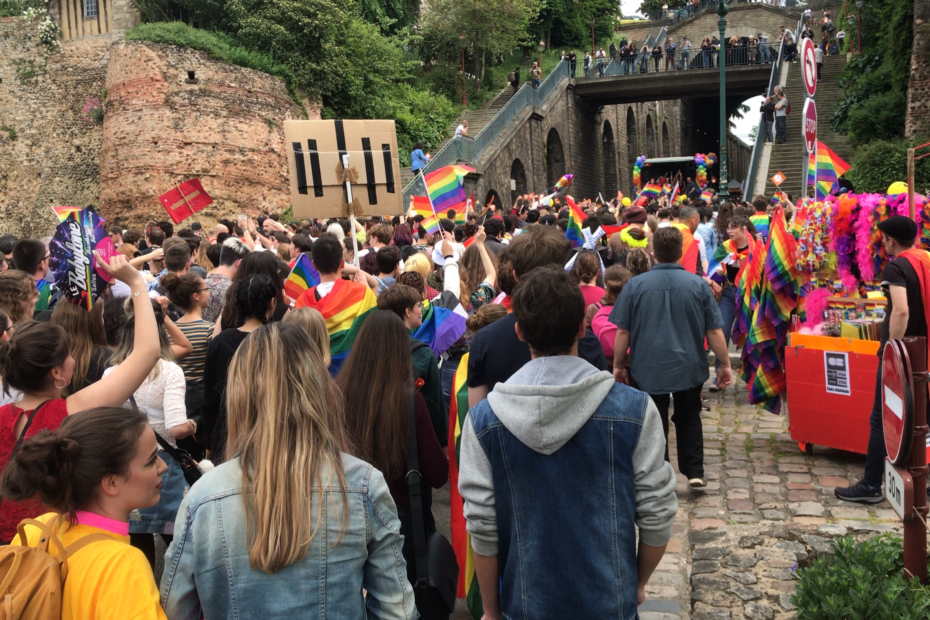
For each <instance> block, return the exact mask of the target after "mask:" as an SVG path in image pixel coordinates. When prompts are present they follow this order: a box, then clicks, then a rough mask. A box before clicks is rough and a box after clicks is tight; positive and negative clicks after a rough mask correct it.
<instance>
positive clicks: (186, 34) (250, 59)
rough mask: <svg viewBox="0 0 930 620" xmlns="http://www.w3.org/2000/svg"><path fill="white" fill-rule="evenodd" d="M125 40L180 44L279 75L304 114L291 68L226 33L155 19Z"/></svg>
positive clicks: (237, 63) (139, 27)
mask: <svg viewBox="0 0 930 620" xmlns="http://www.w3.org/2000/svg"><path fill="white" fill-rule="evenodd" d="M126 40H127V41H150V42H152V43H170V44H173V45H182V46H184V47H190V48H192V49H196V50H200V51H202V52H206V53H208V54H210V55H211V56H213V57H214V58H217V59H219V60H222V61H225V62H228V63H229V64H231V65H237V66H239V67H245V68H247V69H254V70H256V71H261V72H262V73H267V74H269V75H274V76H277V77H280V78H281V79H283V80H284V82H285V83H286V84H287V90H288V92H290V94H291V97H292V98H293V99H294V102H295V103H296V104H297V105H298V106H300V109H301V110H303V112H304V116H307V109H306V108H305V107H304V104H303V102H302V101H301V100H300V97H299V96H298V94H297V78H295V77H294V74H293V73H292V72H291V70H290V69H289V68H288V67H287V66H285V65H282V64H280V63H277V62H275V61H274V60H273V59H272V58H270V57H269V56H265V55H264V54H261V53H259V52H253V51H250V50H247V49H246V48H244V47H243V46H242V45H241V44H240V43H239V41H237V40H236V39H235V38H234V37H231V36H229V35H227V34H223V33H220V32H212V31H209V30H198V29H197V28H191V27H190V26H188V25H187V24H184V23H182V22H158V23H148V24H139V25H138V26H136V27H135V28H133V29H132V30H130V31H129V32H128V33H127V34H126Z"/></svg>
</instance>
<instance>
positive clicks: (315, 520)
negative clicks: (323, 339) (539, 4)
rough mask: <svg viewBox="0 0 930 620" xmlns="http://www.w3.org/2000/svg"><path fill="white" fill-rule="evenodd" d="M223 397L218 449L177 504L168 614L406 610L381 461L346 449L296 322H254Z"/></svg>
mask: <svg viewBox="0 0 930 620" xmlns="http://www.w3.org/2000/svg"><path fill="white" fill-rule="evenodd" d="M226 398H227V410H228V425H229V426H228V428H229V433H228V455H229V457H230V458H229V460H228V461H227V462H226V463H224V464H222V465H220V466H218V467H217V468H216V469H214V470H212V471H210V472H207V473H206V474H205V475H204V477H203V478H201V479H200V481H199V482H198V483H197V484H196V485H194V487H192V488H191V490H190V492H189V493H188V495H187V497H186V498H185V499H184V501H183V502H182V504H181V508H180V510H179V511H178V520H177V523H176V525H175V539H174V542H173V543H172V545H171V547H170V548H169V549H168V554H167V556H166V557H165V567H166V569H165V575H164V577H163V579H162V600H163V601H165V610H166V613H167V615H168V617H170V618H196V617H200V614H201V613H205V614H206V618H207V619H208V620H212V619H213V618H230V617H241V618H258V617H261V618H262V619H263V620H278V619H281V620H284V619H285V618H286V619H288V620H289V619H291V618H297V617H325V618H340V619H345V620H364V619H365V618H367V617H368V612H371V613H372V614H373V615H374V616H376V617H378V618H380V619H382V620H400V619H413V618H415V617H416V609H415V605H414V602H413V589H412V588H411V587H410V584H409V582H408V581H407V579H406V564H405V562H404V560H403V557H402V556H401V547H402V544H403V540H402V537H401V535H400V521H399V520H398V518H397V513H396V510H395V508H394V502H393V501H392V500H391V494H390V491H389V490H388V487H387V483H385V481H384V476H382V475H381V472H379V471H378V470H376V469H374V468H373V467H372V466H371V465H369V464H368V463H365V462H363V461H360V460H358V459H356V458H354V457H352V456H349V455H348V454H347V453H346V452H347V446H346V434H345V429H344V424H345V422H344V418H343V405H342V398H341V397H340V394H339V391H338V389H337V388H336V386H335V384H334V383H333V382H332V380H331V379H330V377H329V372H328V371H327V366H326V363H325V362H324V359H323V352H322V351H321V349H320V347H319V345H318V344H316V343H315V342H314V340H313V339H312V338H310V336H309V335H308V334H307V333H306V332H305V331H304V330H303V329H302V328H300V327H298V326H297V325H291V324H285V323H270V324H268V325H264V326H263V327H260V328H259V329H257V330H255V331H254V332H252V333H251V334H250V335H249V337H248V338H246V339H245V341H244V342H243V343H242V344H241V345H240V347H239V350H238V351H237V352H236V355H235V356H234V357H233V360H232V364H231V366H230V369H229V380H228V384H227V388H226ZM363 588H364V590H365V591H367V601H366V599H365V598H363V595H362V590H363ZM271 593H273V595H271ZM366 607H367V610H366ZM201 610H203V611H201Z"/></svg>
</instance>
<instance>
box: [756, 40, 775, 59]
mask: <svg viewBox="0 0 930 620" xmlns="http://www.w3.org/2000/svg"><path fill="white" fill-rule="evenodd" d="M759 58H760V59H761V60H762V62H772V55H771V54H770V53H769V46H768V43H760V44H759Z"/></svg>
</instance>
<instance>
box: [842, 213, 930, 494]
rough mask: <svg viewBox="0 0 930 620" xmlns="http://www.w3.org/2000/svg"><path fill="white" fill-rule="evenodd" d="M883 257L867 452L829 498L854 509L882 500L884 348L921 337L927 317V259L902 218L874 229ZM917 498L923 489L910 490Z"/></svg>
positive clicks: (929, 259)
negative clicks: (861, 465)
mask: <svg viewBox="0 0 930 620" xmlns="http://www.w3.org/2000/svg"><path fill="white" fill-rule="evenodd" d="M878 229H879V230H880V231H881V233H882V245H883V246H884V248H885V252H887V253H888V256H890V257H896V259H895V260H891V261H888V264H887V265H885V269H884V271H883V272H882V292H883V293H884V295H885V299H887V300H888V308H887V310H886V311H885V320H884V321H882V327H881V341H880V345H879V347H878V372H877V373H876V377H875V401H874V403H873V405H872V415H871V416H870V418H869V447H868V452H867V454H866V457H865V473H864V474H863V476H862V479H861V480H860V481H859V482H857V483H856V484H854V485H853V486H851V487H849V488H847V489H843V488H836V489H834V490H833V494H834V495H836V497H838V498H839V499H841V500H844V501H847V502H856V503H860V504H878V503H879V502H881V501H882V500H883V499H884V495H883V494H882V478H883V477H884V468H885V454H886V451H885V432H884V428H883V427H882V353H883V352H884V350H885V343H887V342H888V341H889V340H899V339H901V338H905V337H908V336H915V337H922V338H926V337H927V325H928V324H930V317H928V316H927V309H928V308H930V254H928V253H927V252H926V251H925V250H921V249H919V248H915V247H914V243H915V241H916V239H917V232H918V230H917V224H916V223H915V222H914V220H912V219H910V218H909V217H905V216H903V215H893V216H891V217H889V218H888V219H887V220H885V221H884V222H880V223H879V224H878ZM914 492H915V493H923V489H914Z"/></svg>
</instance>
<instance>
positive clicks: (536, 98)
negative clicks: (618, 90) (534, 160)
mask: <svg viewBox="0 0 930 620" xmlns="http://www.w3.org/2000/svg"><path fill="white" fill-rule="evenodd" d="M571 75H572V71H571V65H570V63H568V62H560V63H559V64H558V65H556V67H555V69H553V70H552V72H551V73H549V75H548V76H546V79H545V80H543V82H542V84H541V85H540V86H539V89H534V88H533V87H532V86H531V85H530V83H529V82H524V84H523V86H521V87H520V90H518V91H517V93H516V94H515V95H514V96H513V97H512V98H511V99H510V101H508V102H507V103H506V105H504V107H502V108H501V109H500V110H499V111H498V112H497V114H495V115H494V117H493V118H492V119H491V120H490V122H488V124H487V125H485V126H484V127H483V128H482V129H481V131H479V132H478V134H477V135H476V136H475V137H474V139H468V138H466V139H456V138H453V139H452V140H449V141H448V142H446V145H445V146H444V147H442V148H441V149H439V151H437V152H436V154H435V155H433V158H432V159H431V160H430V162H429V163H428V164H427V165H426V167H425V168H424V169H423V173H424V174H426V173H429V172H431V171H433V170H437V169H439V168H442V167H443V166H450V165H452V164H455V163H457V162H475V161H477V160H478V158H480V157H481V155H482V154H483V153H484V151H485V150H487V148H488V147H490V146H491V144H492V143H493V142H494V141H495V140H496V139H497V138H498V137H499V136H500V135H501V133H503V131H504V130H505V129H506V128H507V125H509V124H510V122H511V121H513V120H514V119H515V118H516V117H517V116H519V115H520V113H521V112H523V110H524V109H525V108H526V107H527V106H537V107H538V106H542V105H543V103H545V101H546V99H547V98H548V97H549V95H551V94H552V92H553V91H554V90H555V89H556V87H557V86H558V85H559V83H560V82H561V81H562V80H563V79H570V78H571ZM425 195H426V185H425V184H424V183H423V178H422V176H420V175H417V176H416V177H414V179H413V180H412V181H410V183H408V184H407V186H406V187H405V188H404V209H407V207H408V206H409V205H410V199H411V198H412V197H413V196H425Z"/></svg>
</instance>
